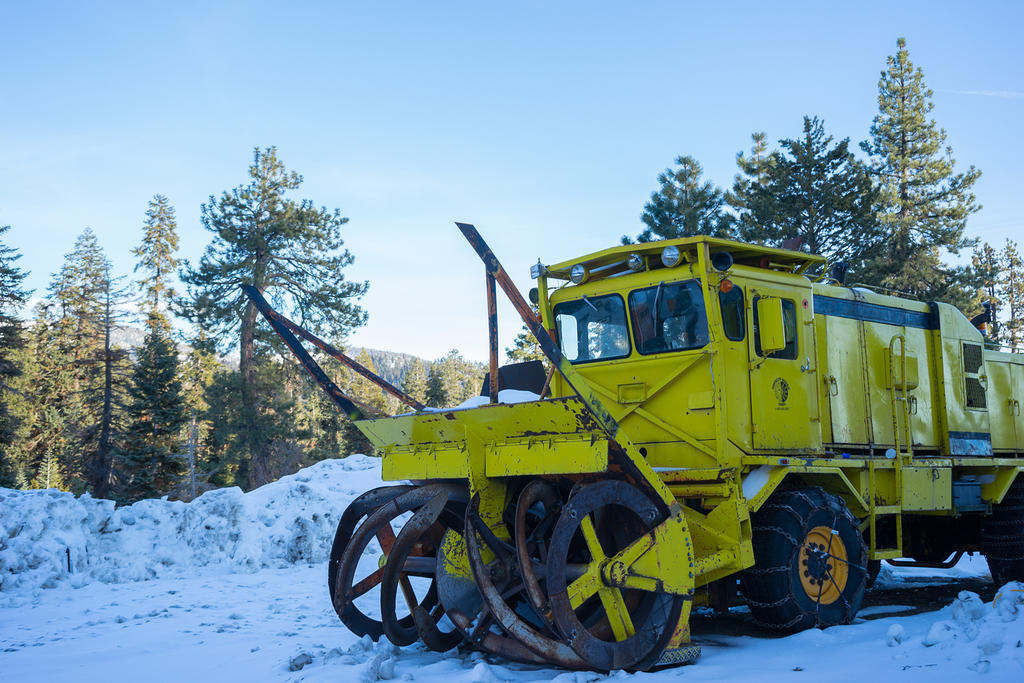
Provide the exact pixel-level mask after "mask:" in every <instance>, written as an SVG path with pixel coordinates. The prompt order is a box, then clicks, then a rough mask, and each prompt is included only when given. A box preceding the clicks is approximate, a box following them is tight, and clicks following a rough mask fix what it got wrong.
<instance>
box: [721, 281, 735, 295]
mask: <svg viewBox="0 0 1024 683" xmlns="http://www.w3.org/2000/svg"><path fill="white" fill-rule="evenodd" d="M732 288H733V284H732V280H722V281H721V282H720V283H718V289H719V290H720V291H721V292H722V294H728V293H729V292H731V291H732Z"/></svg>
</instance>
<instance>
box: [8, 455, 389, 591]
mask: <svg viewBox="0 0 1024 683" xmlns="http://www.w3.org/2000/svg"><path fill="white" fill-rule="evenodd" d="M380 485H381V479H380V461H379V460H378V459H377V458H371V457H368V456H365V455H352V456H349V457H348V458H345V459H343V460H324V461H322V462H319V463H317V464H315V465H313V466H311V467H307V468H305V469H303V470H300V471H299V472H297V473H295V474H293V475H290V476H287V477H283V478H281V479H280V480H278V481H276V482H273V483H271V484H267V485H266V486H262V487H260V488H258V489H256V490H254V491H250V492H249V493H242V490H241V489H239V488H237V487H233V488H226V489H218V490H215V491H209V492H207V493H205V494H203V495H202V496H199V497H198V498H196V499H195V500H194V501H192V502H191V503H183V502H180V501H175V502H171V501H167V500H144V501H140V502H138V503H135V504H134V505H128V506H123V507H120V508H116V509H115V507H114V503H113V501H109V500H98V499H95V498H92V497H90V496H89V495H84V496H81V497H79V498H75V497H74V496H73V495H72V494H70V493H64V492H61V491H56V490H44V491H15V490H11V489H3V488H0V594H3V593H8V594H10V593H12V592H22V591H26V590H33V589H37V588H52V587H54V586H56V585H57V584H58V583H60V582H70V583H71V585H74V586H79V585H84V584H85V583H88V582H90V581H103V582H106V583H120V582H125V581H139V580H144V579H152V578H156V577H160V576H163V575H166V574H169V573H173V572H181V571H187V570H191V569H194V568H196V567H205V566H222V567H226V568H228V569H231V570H233V571H255V570H257V569H260V568H263V567H283V566H287V565H291V564H296V563H309V564H312V563H318V562H325V561H326V560H327V558H328V555H329V553H330V545H331V541H332V540H333V538H334V530H335V527H336V526H337V523H338V519H339V518H340V517H341V513H342V512H343V511H344V509H345V507H346V506H347V505H348V503H349V502H350V501H351V500H352V499H353V498H355V497H356V496H358V495H359V494H361V493H363V492H364V491H366V490H368V489H371V488H374V487H376V486H380ZM69 565H70V570H69Z"/></svg>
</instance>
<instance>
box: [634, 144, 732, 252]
mask: <svg viewBox="0 0 1024 683" xmlns="http://www.w3.org/2000/svg"><path fill="white" fill-rule="evenodd" d="M675 163H676V166H677V167H678V168H675V169H672V168H666V169H665V171H664V172H663V173H661V174H660V175H659V176H658V184H659V185H660V187H659V188H658V190H657V191H656V192H654V193H653V194H651V199H650V200H649V201H648V202H647V204H645V205H644V212H643V214H642V215H641V216H640V220H642V221H643V222H644V225H646V226H647V228H646V229H645V230H644V231H643V232H641V233H640V234H639V235H637V236H636V241H637V242H652V241H654V240H667V239H675V238H677V237H691V236H693V235H712V236H714V237H728V236H729V235H730V234H731V233H732V226H731V221H732V218H731V217H730V216H729V214H728V213H726V212H725V211H724V210H723V205H724V204H725V197H724V196H723V195H722V191H721V190H719V189H718V188H717V187H715V185H714V184H713V183H712V182H711V181H705V180H702V179H701V175H702V173H703V172H704V171H703V169H702V168H701V165H700V163H699V162H698V161H697V160H696V159H694V158H693V157H690V156H681V157H677V158H676V162H675ZM622 243H623V244H632V243H633V240H632V239H631V238H630V237H629V236H628V235H623V237H622Z"/></svg>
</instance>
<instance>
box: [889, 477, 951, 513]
mask: <svg viewBox="0 0 1024 683" xmlns="http://www.w3.org/2000/svg"><path fill="white" fill-rule="evenodd" d="M902 494H903V495H902V501H901V507H902V508H903V510H904V511H907V512H913V511H919V510H920V511H923V510H928V511H937V510H950V509H952V507H953V470H952V468H950V467H904V468H903V472H902Z"/></svg>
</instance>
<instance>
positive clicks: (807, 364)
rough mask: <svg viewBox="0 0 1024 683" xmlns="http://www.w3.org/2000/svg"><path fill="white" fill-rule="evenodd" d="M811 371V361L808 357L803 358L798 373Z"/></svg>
mask: <svg viewBox="0 0 1024 683" xmlns="http://www.w3.org/2000/svg"><path fill="white" fill-rule="evenodd" d="M810 369H811V359H810V358H809V357H806V358H804V364H803V365H801V366H800V372H807V371H808V370H810Z"/></svg>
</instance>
